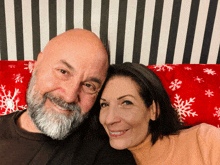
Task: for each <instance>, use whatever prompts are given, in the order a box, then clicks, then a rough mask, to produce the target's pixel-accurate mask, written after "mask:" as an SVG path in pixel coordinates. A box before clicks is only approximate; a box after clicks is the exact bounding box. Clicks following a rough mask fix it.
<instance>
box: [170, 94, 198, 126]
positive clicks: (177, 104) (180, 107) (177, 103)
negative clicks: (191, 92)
mask: <svg viewBox="0 0 220 165" xmlns="http://www.w3.org/2000/svg"><path fill="white" fill-rule="evenodd" d="M174 98H175V99H176V100H174V103H173V106H174V108H176V110H177V112H178V114H179V119H180V121H181V122H182V121H183V120H185V117H187V116H188V117H190V115H191V116H192V117H195V116H198V114H196V112H193V110H192V109H191V106H192V103H193V102H195V97H194V98H190V99H189V101H188V100H185V101H183V100H182V99H181V98H180V96H179V95H178V94H176V95H175V97H174Z"/></svg>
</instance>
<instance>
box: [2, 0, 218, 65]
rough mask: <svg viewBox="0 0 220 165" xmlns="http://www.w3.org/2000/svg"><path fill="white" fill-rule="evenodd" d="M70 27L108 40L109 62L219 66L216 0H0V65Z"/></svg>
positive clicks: (27, 56) (31, 54) (29, 56)
mask: <svg viewBox="0 0 220 165" xmlns="http://www.w3.org/2000/svg"><path fill="white" fill-rule="evenodd" d="M72 28H84V29H88V30H91V31H93V32H94V33H96V34H97V35H98V36H99V37H100V38H101V39H102V40H103V41H106V40H108V41H109V45H110V53H111V63H122V62H126V61H130V62H138V63H143V64H145V65H154V64H158V65H160V64H165V63H166V64H182V63H191V64H220V49H219V47H220V0H0V50H1V51H0V60H15V61H16V60H36V58H37V55H38V53H39V52H40V51H42V50H43V48H44V47H45V45H46V44H47V42H48V41H49V40H50V39H51V38H53V37H55V36H56V35H58V34H60V33H62V32H64V31H66V30H68V29H72Z"/></svg>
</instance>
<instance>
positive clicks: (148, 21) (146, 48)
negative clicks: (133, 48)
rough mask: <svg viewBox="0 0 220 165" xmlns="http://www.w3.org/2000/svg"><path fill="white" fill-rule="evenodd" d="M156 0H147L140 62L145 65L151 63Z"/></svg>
mask: <svg viewBox="0 0 220 165" xmlns="http://www.w3.org/2000/svg"><path fill="white" fill-rule="evenodd" d="M155 3H156V2H155V0H146V4H145V13H144V26H143V34H142V44H141V57H140V63H142V64H144V65H148V64H149V57H150V46H151V37H152V30H153V20H154V10H155Z"/></svg>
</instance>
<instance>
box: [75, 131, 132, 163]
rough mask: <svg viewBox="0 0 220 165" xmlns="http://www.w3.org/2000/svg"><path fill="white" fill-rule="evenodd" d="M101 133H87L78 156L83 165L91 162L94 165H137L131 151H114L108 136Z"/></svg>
mask: <svg viewBox="0 0 220 165" xmlns="http://www.w3.org/2000/svg"><path fill="white" fill-rule="evenodd" d="M100 131H102V130H93V131H92V132H91V130H89V131H86V134H85V136H84V138H83V142H82V144H81V147H80V151H79V153H78V156H77V159H78V160H79V161H80V162H81V163H82V162H84V163H85V164H87V163H88V161H89V160H90V161H91V162H94V164H135V161H134V158H133V156H132V154H131V152H130V151H128V150H116V149H113V148H112V147H111V146H110V144H109V140H108V138H107V136H103V135H102V134H100ZM85 155H86V159H85ZM82 164H83V163H82Z"/></svg>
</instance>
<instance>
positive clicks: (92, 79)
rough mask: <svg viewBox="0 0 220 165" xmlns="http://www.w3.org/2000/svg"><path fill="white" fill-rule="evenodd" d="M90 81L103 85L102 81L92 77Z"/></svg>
mask: <svg viewBox="0 0 220 165" xmlns="http://www.w3.org/2000/svg"><path fill="white" fill-rule="evenodd" d="M89 81H94V82H96V83H98V84H101V83H102V81H101V80H100V79H98V78H95V77H91V78H90V79H89Z"/></svg>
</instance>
